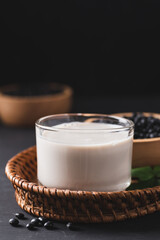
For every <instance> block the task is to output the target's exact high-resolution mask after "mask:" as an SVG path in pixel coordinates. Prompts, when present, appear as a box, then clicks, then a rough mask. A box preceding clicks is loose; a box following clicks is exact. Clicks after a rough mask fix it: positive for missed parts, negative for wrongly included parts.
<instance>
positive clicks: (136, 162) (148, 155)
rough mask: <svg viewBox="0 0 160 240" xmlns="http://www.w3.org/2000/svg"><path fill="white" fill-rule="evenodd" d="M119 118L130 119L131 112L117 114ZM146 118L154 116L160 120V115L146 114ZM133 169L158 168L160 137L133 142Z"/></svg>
mask: <svg viewBox="0 0 160 240" xmlns="http://www.w3.org/2000/svg"><path fill="white" fill-rule="evenodd" d="M113 115H115V116H119V117H124V116H127V117H130V116H132V113H131V112H127V113H126V112H125V113H116V114H113ZM143 115H144V116H146V117H149V116H152V117H154V118H158V119H160V114H158V113H149V112H144V113H143ZM132 165H133V167H142V166H156V165H160V137H157V138H146V139H134V140H133V159H132Z"/></svg>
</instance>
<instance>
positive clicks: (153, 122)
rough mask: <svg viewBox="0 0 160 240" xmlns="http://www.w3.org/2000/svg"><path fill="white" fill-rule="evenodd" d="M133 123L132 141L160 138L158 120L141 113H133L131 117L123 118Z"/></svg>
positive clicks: (159, 123) (159, 122) (159, 121)
mask: <svg viewBox="0 0 160 240" xmlns="http://www.w3.org/2000/svg"><path fill="white" fill-rule="evenodd" d="M124 117H125V118H127V119H130V120H132V121H133V122H134V124H135V128H134V139H144V138H156V137H160V119H158V118H154V117H152V116H149V117H146V116H144V115H143V113H139V112H138V113H133V114H132V116H131V117H127V116H124Z"/></svg>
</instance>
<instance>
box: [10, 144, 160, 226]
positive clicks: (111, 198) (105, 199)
mask: <svg viewBox="0 0 160 240" xmlns="http://www.w3.org/2000/svg"><path fill="white" fill-rule="evenodd" d="M26 159H31V161H32V162H33V164H34V161H36V147H35V146H33V147H31V148H28V149H26V150H24V151H22V152H20V153H19V154H17V155H16V156H14V157H13V158H11V159H10V160H9V161H8V163H7V165H6V168H5V173H6V175H7V177H8V178H9V180H10V181H11V182H12V184H13V186H14V188H15V190H16V191H15V194H16V201H17V203H18V205H19V206H20V207H21V208H23V209H24V210H25V211H27V212H29V213H32V214H34V215H37V216H45V217H48V218H53V219H56V220H61V221H68V220H69V221H73V222H77V221H78V222H112V221H120V220H125V219H128V218H135V217H138V216H144V215H146V214H150V213H153V212H155V211H159V210H160V186H156V187H153V188H146V189H143V190H131V191H121V192H108V193H106V192H87V191H71V190H61V189H55V188H47V187H44V186H40V185H38V184H36V183H35V182H30V181H29V180H27V179H25V178H23V177H22V176H21V175H20V174H18V172H17V169H18V167H19V164H18V163H17V161H19V162H21V163H22V162H23V161H26ZM28 196H29V197H28ZM32 196H34V197H33V199H32ZM28 199H29V200H28ZM37 199H40V200H38V201H39V202H38V204H37V203H36V202H37ZM52 200H54V201H53V203H54V204H52ZM50 201H51V203H50ZM47 202H48V203H47ZM52 205H55V206H56V208H55V209H54V207H53V206H52ZM63 206H65V207H64V208H63ZM79 206H80V210H79V211H78V210H76V208H79ZM68 209H69V211H70V212H69V213H71V214H70V215H69V214H67V212H68ZM92 211H93V212H95V213H92ZM59 212H61V213H59Z"/></svg>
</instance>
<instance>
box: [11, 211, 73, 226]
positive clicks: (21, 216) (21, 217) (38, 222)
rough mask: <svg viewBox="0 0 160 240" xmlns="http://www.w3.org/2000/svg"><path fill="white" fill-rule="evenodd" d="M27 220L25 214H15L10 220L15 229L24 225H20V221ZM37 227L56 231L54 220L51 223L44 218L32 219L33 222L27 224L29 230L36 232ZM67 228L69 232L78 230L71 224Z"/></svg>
mask: <svg viewBox="0 0 160 240" xmlns="http://www.w3.org/2000/svg"><path fill="white" fill-rule="evenodd" d="M25 219H26V218H25V216H24V214H23V213H15V217H14V218H11V219H9V224H10V225H11V226H13V227H18V226H20V225H22V224H20V221H21V220H25ZM37 227H44V228H46V229H47V230H55V229H56V227H55V225H54V223H53V221H52V220H51V221H50V220H48V219H46V218H44V217H38V218H32V219H31V221H30V222H29V223H27V224H26V228H27V229H28V230H35V229H36V228H37ZM66 227H67V228H68V229H69V230H75V229H76V228H75V226H74V225H73V223H71V222H68V223H67V224H66Z"/></svg>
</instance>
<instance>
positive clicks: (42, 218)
mask: <svg viewBox="0 0 160 240" xmlns="http://www.w3.org/2000/svg"><path fill="white" fill-rule="evenodd" d="M38 220H39V221H40V222H41V223H43V224H45V223H46V222H47V219H46V218H44V217H39V218H38Z"/></svg>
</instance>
